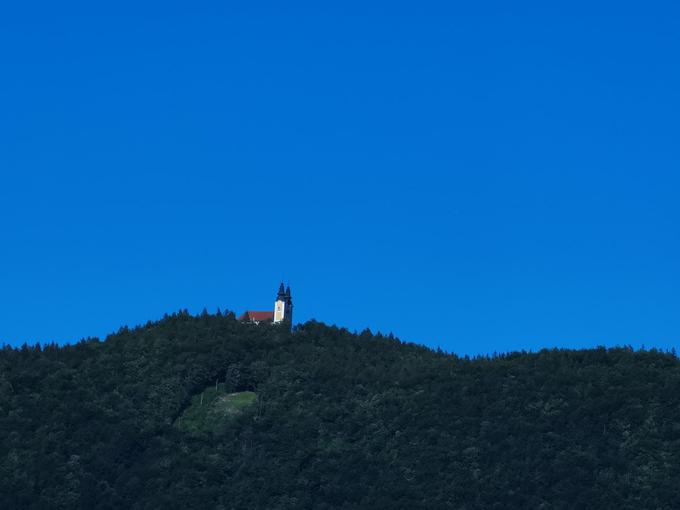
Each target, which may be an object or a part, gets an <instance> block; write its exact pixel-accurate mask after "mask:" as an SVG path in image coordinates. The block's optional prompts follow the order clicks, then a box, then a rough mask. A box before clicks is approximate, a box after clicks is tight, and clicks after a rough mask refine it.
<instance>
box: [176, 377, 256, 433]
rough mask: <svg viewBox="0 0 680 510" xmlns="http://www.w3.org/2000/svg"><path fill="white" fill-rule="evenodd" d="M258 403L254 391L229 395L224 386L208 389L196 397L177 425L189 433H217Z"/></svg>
mask: <svg viewBox="0 0 680 510" xmlns="http://www.w3.org/2000/svg"><path fill="white" fill-rule="evenodd" d="M255 402H257V395H256V394H255V393H254V392H252V391H241V392H237V393H227V392H226V390H225V388H224V385H223V384H220V385H219V386H218V387H217V389H215V387H214V386H211V387H210V388H207V389H206V390H205V391H203V393H199V394H198V395H194V397H193V398H192V399H191V404H190V405H189V407H187V408H186V409H185V410H184V412H183V413H182V415H181V416H180V417H179V418H178V420H177V425H178V426H179V428H181V429H182V430H184V431H187V432H217V431H219V430H220V429H221V428H223V427H224V425H225V423H226V422H228V421H229V420H230V419H232V418H234V417H236V416H238V415H241V414H243V413H245V412H246V411H248V410H249V409H250V408H251V407H252V406H253V405H254V404H255Z"/></svg>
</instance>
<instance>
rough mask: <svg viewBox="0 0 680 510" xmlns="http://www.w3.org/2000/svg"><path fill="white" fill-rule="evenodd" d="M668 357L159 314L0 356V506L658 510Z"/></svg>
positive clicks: (677, 400) (667, 484)
mask: <svg viewBox="0 0 680 510" xmlns="http://www.w3.org/2000/svg"><path fill="white" fill-rule="evenodd" d="M679 479H680V361H678V359H677V358H676V357H675V356H673V355H671V354H666V353H661V352H655V351H639V352H634V351H633V350H631V349H629V348H620V349H609V350H608V349H604V348H599V349H591V350H580V351H571V350H546V351H541V352H538V353H533V354H531V353H512V354H507V355H502V356H494V357H480V358H476V359H463V358H459V357H456V356H453V355H448V354H445V353H442V352H435V351H432V350H429V349H426V348H424V347H421V346H417V345H413V344H404V343H402V342H400V341H399V340H397V339H395V338H392V337H391V336H390V337H385V336H382V335H373V334H371V333H370V332H368V331H366V332H364V333H362V334H358V335H357V334H352V333H350V332H349V331H347V330H345V329H341V328H337V327H329V326H326V325H324V324H321V323H317V322H309V323H306V324H304V325H301V326H298V327H297V328H295V329H294V331H293V332H290V331H287V328H282V327H279V325H269V324H260V325H255V324H243V323H240V322H238V321H237V320H235V318H234V316H233V314H228V315H224V316H223V315H207V314H204V315H202V316H199V317H193V316H190V315H189V314H187V313H179V314H174V315H173V316H170V317H166V318H164V319H163V320H161V321H158V322H154V323H149V324H147V325H145V326H143V327H138V328H134V329H128V328H123V329H121V330H120V331H119V332H118V333H116V334H114V335H111V336H110V337H109V338H107V339H106V341H99V340H86V341H82V342H80V343H78V344H76V345H71V346H63V347H58V346H55V345H48V346H44V347H42V348H38V347H27V346H25V347H23V348H21V349H12V348H10V347H5V348H4V349H3V350H2V351H0V507H1V508H13V509H19V508H36V509H38V508H64V509H66V508H69V509H70V508H82V509H99V508H112V509H113V508H139V509H142V508H148V509H152V508H153V509H155V508H162V507H164V508H169V509H170V508H178V509H179V508H182V509H188V508H201V509H204V508H214V509H225V510H229V509H250V508H253V509H301V508H310V509H312V508H313V509H332V508H337V509H340V508H342V509H349V508H366V509H368V508H370V509H428V510H432V509H482V508H497V509H515V508H516V509H526V508H544V509H562V508H565V509H566V508H603V509H608V508H617V509H619V510H621V509H640V508H655V509H671V508H674V507H676V505H677V502H678V501H680V487H679V486H678V484H677V480H679Z"/></svg>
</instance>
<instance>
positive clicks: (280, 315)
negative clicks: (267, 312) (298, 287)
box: [274, 282, 293, 324]
mask: <svg viewBox="0 0 680 510" xmlns="http://www.w3.org/2000/svg"><path fill="white" fill-rule="evenodd" d="M283 321H286V322H289V323H290V324H292V323H293V298H292V297H291V295H290V287H288V288H287V289H286V288H284V286H283V282H282V283H281V285H280V286H279V292H278V294H277V295H276V302H275V303H274V322H275V323H276V322H283Z"/></svg>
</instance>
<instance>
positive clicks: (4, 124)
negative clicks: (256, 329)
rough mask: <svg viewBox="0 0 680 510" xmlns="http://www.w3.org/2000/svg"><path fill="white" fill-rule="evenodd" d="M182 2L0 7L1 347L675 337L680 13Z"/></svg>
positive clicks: (475, 349) (509, 345) (535, 5)
mask: <svg viewBox="0 0 680 510" xmlns="http://www.w3.org/2000/svg"><path fill="white" fill-rule="evenodd" d="M15 4H16V3H15ZM97 4H102V3H99V2H98V3H97ZM182 4H186V2H182V3H179V2H162V3H148V2H146V3H143V5H140V3H138V2H135V3H131V2H116V3H115V5H92V3H91V2H88V3H85V2H83V3H73V2H64V3H60V4H59V5H58V6H55V5H50V4H47V3H44V4H43V3H39V2H37V3H36V2H21V3H20V5H19V4H16V5H14V6H7V5H4V6H3V7H0V47H2V48H3V49H4V51H2V53H0V78H1V79H0V105H1V109H2V111H1V112H0V177H1V183H0V233H1V236H2V237H1V239H2V243H1V245H0V342H3V341H4V342H7V343H10V344H12V345H17V344H21V343H23V342H25V341H26V342H33V341H42V342H44V341H58V342H65V341H74V340H78V339H80V338H82V337H86V336H105V335H106V334H107V333H109V332H111V331H114V330H116V329H117V328H118V327H119V326H120V325H123V324H129V325H133V324H137V323H143V322H145V321H146V320H148V319H155V318H159V317H161V316H162V315H163V313H164V312H171V311H173V310H177V309H179V308H188V309H189V310H190V311H193V312H198V311H200V310H201V309H202V308H203V307H204V306H205V307H208V309H211V310H214V309H215V308H216V307H217V306H221V307H222V308H228V309H231V310H235V311H237V312H241V311H243V310H244V309H246V308H251V309H252V308H255V309H267V308H269V307H271V306H272V305H273V298H274V296H275V291H276V289H277V286H278V283H279V281H280V280H282V279H283V280H285V281H286V282H289V283H290V284H291V286H292V288H293V294H294V298H295V302H296V319H297V320H300V321H304V320H307V319H310V318H316V319H318V320H322V321H325V322H328V323H335V324H338V325H342V326H346V327H348V328H350V329H357V330H361V329H363V328H365V327H370V328H371V329H373V330H381V331H383V332H390V331H391V332H394V334H396V335H398V336H399V337H401V338H403V339H404V340H409V341H415V342H419V343H424V344H426V345H430V346H434V347H436V346H441V347H442V348H445V349H447V350H451V351H454V352H457V353H485V352H493V351H499V352H502V351H508V350H519V349H527V350H528V349H533V350H536V349H539V348H541V347H553V346H563V347H586V346H593V345H599V344H604V345H617V344H632V345H634V346H639V345H641V344H645V345H646V346H648V347H652V346H657V347H661V348H670V347H674V346H675V347H680V313H678V311H679V310H680V298H679V297H678V289H680V265H679V264H678V261H680V228H679V225H680V221H679V220H680V205H679V202H680V201H679V200H678V195H679V194H680V148H679V145H678V140H680V125H679V123H680V121H679V120H678V119H680V66H678V65H677V61H678V54H679V53H680V7H678V4H677V2H654V3H647V4H644V5H643V4H641V3H639V2H569V3H566V2H565V3H564V4H563V5H558V4H557V3H550V4H551V5H545V4H546V3H545V2H511V3H510V4H511V5H510V4H509V3H508V2H474V3H471V4H470V5H466V6H455V5H452V4H454V3H453V2H418V5H417V6H416V5H413V4H414V3H413V2H342V3H337V4H336V5H329V4H326V5H319V3H318V2H314V3H312V2H309V3H301V2H287V3H285V5H282V3H281V2H243V3H240V4H236V3H231V2H196V3H192V5H191V6H189V5H182Z"/></svg>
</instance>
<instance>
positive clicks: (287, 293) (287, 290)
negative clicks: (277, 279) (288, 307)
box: [286, 285, 290, 298]
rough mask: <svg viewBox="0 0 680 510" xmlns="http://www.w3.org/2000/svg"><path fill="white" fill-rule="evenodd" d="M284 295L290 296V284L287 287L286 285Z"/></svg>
mask: <svg viewBox="0 0 680 510" xmlns="http://www.w3.org/2000/svg"><path fill="white" fill-rule="evenodd" d="M286 297H287V298H289V297H290V285H288V287H286Z"/></svg>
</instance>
